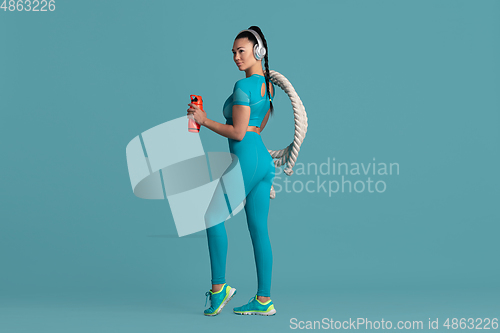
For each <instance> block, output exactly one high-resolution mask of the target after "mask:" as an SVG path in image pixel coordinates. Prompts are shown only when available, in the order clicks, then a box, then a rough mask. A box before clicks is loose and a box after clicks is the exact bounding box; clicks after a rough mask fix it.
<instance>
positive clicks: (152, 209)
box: [0, 0, 500, 333]
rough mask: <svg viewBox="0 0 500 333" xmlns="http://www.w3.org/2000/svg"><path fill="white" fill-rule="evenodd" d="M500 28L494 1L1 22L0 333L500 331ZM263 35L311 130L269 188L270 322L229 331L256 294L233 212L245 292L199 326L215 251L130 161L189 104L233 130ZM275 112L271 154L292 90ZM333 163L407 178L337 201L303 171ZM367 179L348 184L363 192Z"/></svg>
mask: <svg viewBox="0 0 500 333" xmlns="http://www.w3.org/2000/svg"><path fill="white" fill-rule="evenodd" d="M499 14H500V2H498V1H486V0H485V1H472V0H469V1H458V0H457V1H444V0H443V1H386V0H378V1H307V2H306V1H290V0H287V1H252V2H244V3H240V2H234V1H213V2H212V1H184V2H182V3H181V2H172V1H147V2H146V1H145V2H137V1H127V0H123V1H56V10H55V11H52V12H51V11H47V12H31V11H30V12H28V11H23V12H20V11H17V10H15V11H9V9H8V8H7V10H6V11H4V10H3V9H2V10H0V30H1V31H2V35H1V37H0V40H1V45H0V49H1V52H0V64H1V66H0V110H1V116H2V118H1V122H0V126H1V131H0V135H1V145H0V147H1V158H2V163H1V165H2V191H1V215H0V219H1V223H0V238H1V241H0V254H1V261H0V264H1V269H0V270H1V271H0V272H1V273H0V308H1V311H0V331H2V332H51V333H53V332H90V331H92V332H114V331H116V332H197V331H201V330H206V331H208V332H212V331H214V332H215V331H217V332H226V331H227V332H234V331H241V332H245V331H248V332H250V331H254V330H255V329H257V328H258V329H260V330H262V331H266V332H267V331H268V332H282V331H289V330H291V329H293V328H294V324H293V322H294V319H293V318H296V320H295V323H298V322H299V321H303V322H304V323H302V326H301V327H305V325H306V324H307V321H315V320H316V321H320V320H322V319H323V318H332V319H334V320H339V321H346V320H347V321H348V320H349V319H350V318H352V319H354V320H355V319H356V318H366V319H367V320H372V321H380V320H382V319H384V320H385V321H387V320H391V321H392V323H393V325H394V326H395V325H396V323H397V321H399V320H401V321H414V320H415V321H422V322H423V323H424V328H427V327H428V321H429V318H431V320H436V319H439V327H438V329H437V331H445V330H446V327H444V326H443V324H444V322H445V320H446V318H482V319H483V320H485V319H486V318H489V319H490V320H491V319H492V318H498V317H499V310H500V304H499V303H500V302H499V299H500V298H499V296H500V290H499V285H498V281H499V278H500V269H499V265H498V255H499V250H500V245H499V242H498V234H499V231H500V227H499V224H498V222H499V218H500V214H499V212H498V199H499V194H500V193H499V185H500V180H499V179H498V177H496V176H495V175H496V174H497V168H498V164H499V162H500V158H499V157H500V152H499V149H498V144H499V143H500V135H499V130H498V128H499V127H498V126H499V124H500V115H499V111H500V99H499V95H498V91H499V88H500V80H499V77H500V65H499V62H498V59H499V57H500V38H499V37H500V20H499V17H500V16H499ZM251 25H258V26H259V27H261V29H262V31H263V32H264V35H265V37H266V39H267V41H268V44H269V65H270V69H274V70H276V71H278V72H280V73H282V74H284V75H285V76H286V77H287V78H288V79H289V80H290V82H291V83H292V84H293V86H294V88H295V90H296V91H297V93H298V94H299V96H300V98H301V99H302V102H303V103H304V105H305V108H306V111H307V115H308V122H309V126H308V132H307V135H306V138H305V140H304V143H303V145H302V147H301V150H300V154H299V158H298V160H297V165H296V166H295V168H294V170H295V174H293V175H292V176H291V177H288V176H286V175H284V174H283V173H281V174H279V173H278V172H279V171H278V170H277V173H278V174H277V178H276V180H275V181H276V183H279V184H281V186H282V191H281V192H278V193H277V195H276V199H274V200H272V201H271V207H270V212H269V232H270V238H271V243H272V247H273V257H274V266H273V280H272V290H271V296H272V299H273V301H274V303H275V306H276V309H277V314H276V316H274V317H271V318H263V317H260V316H236V315H234V314H232V308H233V307H234V306H239V305H242V304H244V303H246V302H247V301H248V299H249V298H250V297H252V295H254V294H255V292H256V290H257V281H256V272H255V264H254V257H253V249H252V244H251V240H250V236H249V233H248V230H247V226H246V217H245V214H244V213H243V212H241V213H240V214H238V215H237V216H235V217H234V218H232V219H230V220H228V221H227V222H226V228H227V231H228V238H229V253H228V261H227V275H226V278H227V281H228V283H229V284H230V285H232V286H234V287H236V288H237V289H238V294H237V296H236V297H235V298H234V299H233V300H232V301H231V302H230V303H229V304H228V306H227V307H226V308H225V309H224V310H223V311H222V313H221V314H220V315H219V316H217V317H215V318H206V317H204V316H203V310H204V308H205V307H204V303H205V295H204V293H205V292H206V291H207V290H209V289H210V287H211V286H210V265H209V256H208V247H207V242H206V237H205V234H204V232H202V233H197V234H194V235H191V236H187V237H182V238H179V237H177V233H176V229H175V224H174V221H173V218H172V215H171V211H170V208H169V205H168V201H166V200H143V199H140V198H138V197H136V196H134V194H133V193H132V188H131V186H130V180H129V176H128V170H127V163H126V156H125V147H126V145H127V144H128V142H129V141H130V140H132V139H133V138H134V137H135V136H137V135H138V134H140V133H142V132H143V131H145V130H147V129H150V128H152V127H154V126H156V125H158V124H161V123H164V122H166V121H169V120H172V119H175V118H178V117H181V116H184V115H185V114H186V110H187V108H188V106H187V104H188V103H189V95H190V94H198V95H202V96H203V97H204V109H205V110H206V112H207V114H208V116H209V118H211V119H213V120H216V121H219V122H224V121H225V120H224V118H223V115H222V105H223V103H224V101H225V99H226V98H227V97H228V96H229V95H230V94H231V92H232V89H233V86H234V83H235V82H236V81H237V80H239V79H241V78H243V77H245V74H244V72H240V71H238V69H237V67H236V65H235V64H234V62H233V60H232V53H231V48H232V43H233V40H234V37H235V36H236V34H237V33H238V32H239V31H240V30H242V29H246V28H248V27H249V26H251ZM274 106H275V115H274V116H273V117H271V118H270V119H269V122H268V125H267V126H266V129H265V130H264V132H263V133H262V137H263V140H264V143H265V144H266V146H267V148H268V149H274V150H277V149H282V148H284V147H286V146H287V145H288V144H290V142H291V141H292V139H293V130H294V127H293V126H294V123H293V113H292V108H291V104H290V100H289V99H288V96H287V95H286V94H285V93H284V92H283V91H282V90H280V89H279V88H278V89H277V95H276V98H275V103H274ZM200 135H201V139H202V142H203V146H204V149H205V151H206V152H209V151H228V146H227V139H226V138H224V137H222V136H220V135H217V134H215V133H214V132H212V131H210V130H208V129H207V128H204V127H202V129H201V132H200ZM334 162H335V163H347V164H348V165H349V166H351V165H352V163H359V164H360V165H361V163H363V164H364V165H365V166H366V165H367V164H368V163H373V162H376V163H386V164H387V165H389V163H397V164H398V165H399V173H398V174H397V173H393V174H392V175H372V178H371V179H372V180H373V181H375V182H376V181H382V182H383V183H384V184H385V190H384V191H381V192H380V193H379V192H376V191H375V192H373V193H370V192H368V190H367V189H365V190H364V191H359V192H356V191H355V190H352V191H351V192H349V191H347V190H345V191H342V190H339V191H337V192H336V193H331V194H329V193H325V192H324V191H323V190H322V189H321V188H318V187H317V185H318V184H317V183H318V179H320V182H324V181H326V186H327V189H328V184H329V181H339V182H341V180H342V178H341V175H338V174H336V175H334V174H332V171H330V173H329V174H328V173H326V174H321V173H319V172H318V173H317V174H316V173H314V169H310V170H309V172H307V164H308V163H312V164H313V165H314V164H315V165H317V166H319V165H320V164H322V163H329V164H330V165H332V164H333V163H334ZM300 163H303V164H304V166H305V168H304V169H303V171H304V172H302V173H301V172H299V167H300V165H299V164H300ZM377 165H378V164H377ZM325 168H326V167H325ZM281 169H282V168H281ZM360 173H361V175H352V174H347V175H344V177H345V180H349V181H351V182H352V183H354V182H355V181H357V180H361V181H363V182H365V184H366V180H367V176H366V175H363V174H362V169H360ZM278 177H279V178H278ZM285 180H287V181H289V182H290V183H288V190H289V191H288V192H287V191H285ZM308 181H312V182H311V183H310V185H309V189H311V191H310V192H307V191H306V190H305V189H303V190H301V191H300V189H301V187H300V185H301V184H303V185H305V184H306V182H308ZM293 182H296V183H295V188H293V189H292V184H294V183H293ZM311 184H312V185H311ZM380 184H382V183H380ZM359 186H361V185H359ZM372 186H373V184H372ZM379 186H381V185H379ZM275 188H276V189H278V186H277V185H275ZM358 189H360V187H358ZM379 189H381V187H379ZM372 190H373V187H372ZM476 323H477V322H476ZM484 325H485V324H484V323H483V324H482V326H481V327H484ZM296 327H297V326H296ZM490 327H491V326H490ZM297 328H298V327H297ZM362 328H363V327H362ZM476 328H477V327H476ZM393 329H394V328H393ZM362 330H364V328H363V329H362ZM497 330H498V329H497ZM434 331H436V330H434ZM493 331H496V330H493Z"/></svg>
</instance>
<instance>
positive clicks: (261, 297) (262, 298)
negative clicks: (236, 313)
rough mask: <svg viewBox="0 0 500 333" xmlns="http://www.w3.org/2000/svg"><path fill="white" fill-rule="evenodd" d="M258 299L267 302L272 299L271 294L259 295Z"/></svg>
mask: <svg viewBox="0 0 500 333" xmlns="http://www.w3.org/2000/svg"><path fill="white" fill-rule="evenodd" d="M257 299H258V300H259V301H260V302H262V303H266V302H267V301H269V300H270V299H271V297H269V296H257Z"/></svg>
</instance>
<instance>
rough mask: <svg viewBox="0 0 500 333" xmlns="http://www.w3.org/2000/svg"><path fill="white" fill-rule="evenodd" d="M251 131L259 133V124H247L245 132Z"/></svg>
mask: <svg viewBox="0 0 500 333" xmlns="http://www.w3.org/2000/svg"><path fill="white" fill-rule="evenodd" d="M248 131H252V132H255V133H257V134H259V135H260V127H259V126H248V127H247V132H248Z"/></svg>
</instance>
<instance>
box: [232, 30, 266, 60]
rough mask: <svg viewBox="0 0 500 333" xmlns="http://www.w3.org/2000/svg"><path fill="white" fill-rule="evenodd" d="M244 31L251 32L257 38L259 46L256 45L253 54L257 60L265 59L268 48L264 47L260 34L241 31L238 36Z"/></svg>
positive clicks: (253, 31) (252, 31)
mask: <svg viewBox="0 0 500 333" xmlns="http://www.w3.org/2000/svg"><path fill="white" fill-rule="evenodd" d="M243 31H249V32H251V33H252V35H254V36H255V38H256V39H257V44H255V46H254V47H253V54H254V56H255V59H257V60H262V59H263V58H264V56H265V55H266V48H265V47H264V43H263V42H262V39H261V38H260V36H259V34H258V33H257V31H255V30H252V29H245V30H241V31H240V32H239V33H238V35H239V34H240V33H242V32H243Z"/></svg>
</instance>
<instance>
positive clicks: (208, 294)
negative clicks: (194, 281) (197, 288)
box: [205, 291, 212, 306]
mask: <svg viewBox="0 0 500 333" xmlns="http://www.w3.org/2000/svg"><path fill="white" fill-rule="evenodd" d="M205 296H206V297H207V298H205V306H207V301H208V296H210V301H212V294H211V293H210V291H207V292H206V293H205ZM210 303H212V302H210Z"/></svg>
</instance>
